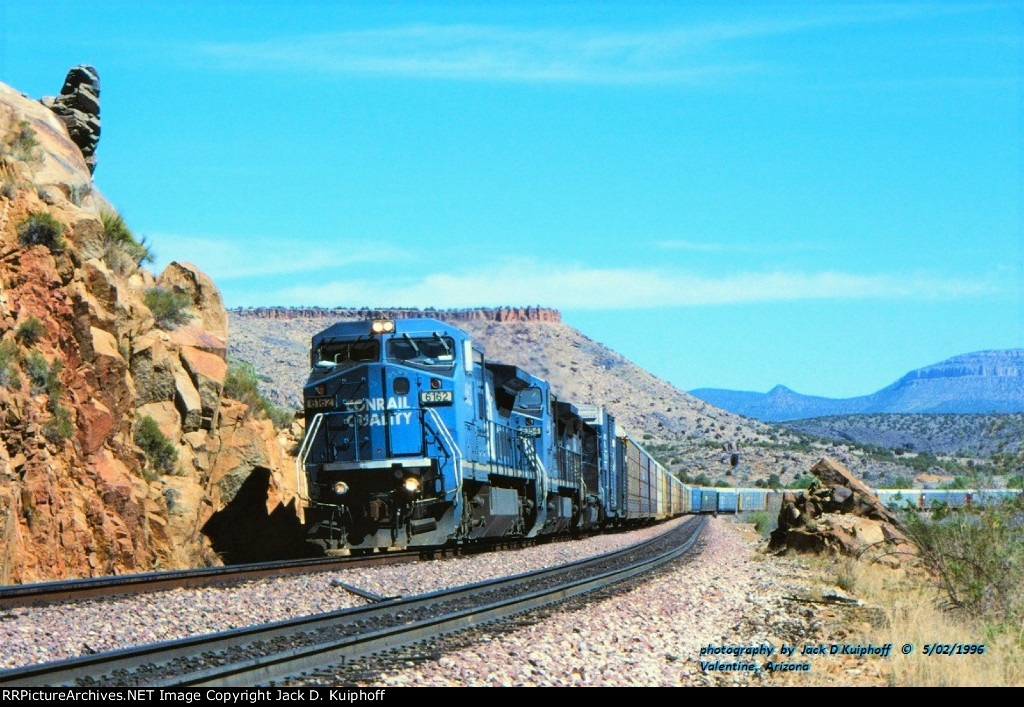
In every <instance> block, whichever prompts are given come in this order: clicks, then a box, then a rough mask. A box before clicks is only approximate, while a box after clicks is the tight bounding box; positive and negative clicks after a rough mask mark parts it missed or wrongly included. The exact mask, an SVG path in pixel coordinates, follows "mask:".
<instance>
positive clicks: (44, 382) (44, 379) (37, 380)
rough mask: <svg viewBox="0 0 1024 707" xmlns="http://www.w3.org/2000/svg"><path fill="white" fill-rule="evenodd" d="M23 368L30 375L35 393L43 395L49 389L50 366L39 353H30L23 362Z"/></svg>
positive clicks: (29, 378)
mask: <svg viewBox="0 0 1024 707" xmlns="http://www.w3.org/2000/svg"><path fill="white" fill-rule="evenodd" d="M22 367H23V368H24V369H25V373H26V374H27V375H28V380H29V383H30V384H31V386H32V392H33V393H42V392H43V391H44V390H46V389H47V386H48V383H49V380H50V364H49V362H47V360H46V357H45V356H43V354H42V353H40V352H39V351H29V353H28V355H27V356H25V358H24V360H23V361H22Z"/></svg>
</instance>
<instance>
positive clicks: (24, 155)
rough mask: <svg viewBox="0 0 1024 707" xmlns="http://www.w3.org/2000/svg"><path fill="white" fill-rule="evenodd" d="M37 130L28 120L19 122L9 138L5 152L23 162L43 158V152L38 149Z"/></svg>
mask: <svg viewBox="0 0 1024 707" xmlns="http://www.w3.org/2000/svg"><path fill="white" fill-rule="evenodd" d="M38 147H39V142H38V141H37V140H36V131H35V130H34V129H33V128H32V126H31V125H29V122H28V121H27V120H22V121H20V122H19V123H18V129H17V131H15V133H14V135H13V136H12V137H11V138H9V139H8V140H7V144H6V145H5V148H6V149H5V150H4V152H5V153H6V154H9V155H11V157H14V158H15V159H17V160H21V161H22V162H37V161H39V160H41V159H42V152H41V151H40V150H39V149H37V148H38Z"/></svg>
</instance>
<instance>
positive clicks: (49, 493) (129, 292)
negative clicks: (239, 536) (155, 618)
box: [0, 84, 296, 584]
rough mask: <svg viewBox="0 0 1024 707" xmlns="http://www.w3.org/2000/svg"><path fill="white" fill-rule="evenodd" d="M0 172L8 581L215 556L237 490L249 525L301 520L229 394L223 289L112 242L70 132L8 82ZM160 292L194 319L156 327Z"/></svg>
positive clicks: (3, 576)
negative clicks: (181, 302)
mask: <svg viewBox="0 0 1024 707" xmlns="http://www.w3.org/2000/svg"><path fill="white" fill-rule="evenodd" d="M87 93H88V92H87ZM75 95H86V94H85V93H80V94H75ZM69 105H72V104H71V103H69ZM73 105H75V106H81V103H74V104H73ZM80 109H81V108H75V110H80ZM0 179H2V182H3V184H2V188H0V584H4V583H19V582H30V581H41V580H54V579H63V578H70V577H79V576H93V575H102V574H121V573H126V572H138V571H148V570H154V569H173V568H183V567H191V566H202V565H206V564H215V563H219V562H220V561H221V557H219V556H218V554H217V548H218V546H219V544H221V543H222V540H221V539H220V538H218V537H214V536H211V535H210V532H214V531H216V530H217V527H216V525H217V524H213V525H212V526H210V523H209V521H210V519H211V518H212V517H213V516H214V515H215V514H217V513H219V512H221V511H222V510H224V509H225V508H226V507H228V506H230V505H232V504H233V503H234V505H235V507H237V506H238V505H239V504H238V503H236V499H235V496H236V494H238V492H239V489H241V488H243V487H246V488H247V492H246V503H245V504H244V505H243V506H242V507H243V508H245V509H247V512H249V511H251V510H252V509H253V508H254V507H256V510H257V512H254V513H252V515H253V518H254V519H255V520H254V522H255V523H256V524H257V525H258V524H259V521H260V519H261V518H263V519H267V518H269V517H270V516H272V515H274V516H275V517H276V520H275V522H276V523H277V525H275V526H274V527H275V528H283V527H293V526H295V525H296V523H294V522H293V523H292V524H291V525H288V524H286V523H285V524H282V523H281V522H280V520H281V518H282V516H287V514H289V513H290V514H291V515H292V517H294V516H295V502H294V486H295V480H294V473H293V472H292V471H291V465H290V463H289V461H288V459H286V457H285V453H284V452H283V451H282V450H283V447H282V444H281V443H280V442H279V441H278V439H277V437H276V432H275V431H274V428H273V426H272V424H271V423H270V421H269V420H265V419H257V416H256V414H255V413H254V412H253V411H251V410H249V409H248V408H247V406H246V405H245V404H243V403H240V402H237V401H233V400H231V399H229V398H227V397H225V394H224V386H225V382H226V379H227V376H228V365H227V362H226V351H227V343H226V337H227V312H226V311H225V309H224V306H223V303H222V300H221V296H220V293H219V291H218V290H217V288H216V286H215V285H214V284H213V283H212V282H211V281H210V279H209V278H208V277H207V276H206V275H204V274H203V273H202V272H201V271H200V270H199V269H198V268H196V267H195V266H193V265H190V264H187V263H172V264H171V265H170V266H168V267H167V269H166V270H165V271H164V272H163V273H162V274H161V275H160V276H159V278H155V277H154V276H153V275H152V274H151V273H149V272H148V271H146V270H145V269H144V268H141V267H138V265H139V261H140V260H141V256H140V251H138V249H135V250H131V249H129V250H127V251H124V252H115V249H117V248H124V247H125V242H124V240H121V241H117V240H112V239H110V238H108V237H107V236H106V235H105V230H104V223H103V221H102V219H101V212H102V211H103V210H106V209H110V208H111V207H109V205H108V204H107V202H106V201H105V200H104V199H103V198H102V196H101V195H100V194H99V193H98V192H97V191H96V190H95V189H94V187H93V185H92V182H91V177H90V172H89V169H88V168H87V167H86V164H85V161H84V160H83V156H82V151H81V150H80V149H79V147H78V146H76V144H75V143H74V142H72V139H71V137H70V136H69V134H68V130H67V129H65V126H64V124H63V123H62V122H61V121H60V120H58V119H57V117H56V116H55V115H54V114H53V113H51V112H50V111H48V110H47V109H46V108H44V107H43V106H42V105H40V104H39V103H38V102H35V101H32V100H31V99H29V98H27V97H25V96H22V95H21V94H18V93H17V92H15V91H13V90H11V89H10V88H9V87H7V86H4V85H3V84H0ZM32 229H35V230H32ZM135 246H139V244H137V243H136V244H135ZM126 258H130V259H131V261H130V265H131V267H125V262H126V260H125V259H126ZM158 285H159V286H160V288H161V290H163V291H165V292H170V293H172V294H175V295H179V296H180V295H181V294H184V295H185V298H184V299H185V301H186V302H187V304H188V309H187V311H188V312H189V313H190V314H191V315H192V316H191V318H189V319H188V320H187V321H186V322H185V323H183V324H181V325H180V326H177V327H176V328H166V329H165V328H161V327H159V326H157V318H156V317H154V316H153V313H152V311H151V310H150V308H149V306H148V305H147V301H148V300H147V293H150V292H151V291H153V290H154V289H156V288H157V286H158ZM146 418H151V420H149V421H148V422H147V421H146ZM257 470H258V473H257V474H256V477H254V478H255V480H254V481H253V482H249V481H248V479H249V477H250V475H252V474H253V473H254V472H257ZM208 526H210V527H209V528H208ZM204 528H206V529H207V532H206V533H204ZM254 532H255V531H254Z"/></svg>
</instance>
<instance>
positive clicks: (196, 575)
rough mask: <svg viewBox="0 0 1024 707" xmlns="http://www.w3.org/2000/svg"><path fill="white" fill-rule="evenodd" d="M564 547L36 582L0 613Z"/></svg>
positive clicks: (454, 550) (497, 545)
mask: <svg viewBox="0 0 1024 707" xmlns="http://www.w3.org/2000/svg"><path fill="white" fill-rule="evenodd" d="M556 541H566V540H565V539H549V538H527V539H521V540H516V541H509V540H505V541H494V542H489V543H480V544H478V545H473V546H462V547H442V548H417V549H415V550H392V551H388V552H378V553H373V554H362V555H346V556H335V557H318V558H309V559H299V560H277V561H273V562H260V563H251V564H244V565H227V566H224V567H203V568H199V569H189V570H169V571H165V572H141V573H138V574H125V575H116V576H106V577H89V578H86V579H68V580H61V581H58V582H39V583H35V584H18V585H3V586H0V609H12V608H15V607H19V606H34V605H39V604H50V603H55V602H61V601H81V600H84V599H109V598H112V597H118V596H127V595H130V594H144V593H147V592H157V591H167V590H170V589H193V588H197V587H213V586H223V585H227V584H235V583H238V582H249V581H253V580H258V579H268V578H271V577H281V576H292V575H295V574H301V573H306V572H327V571H333V570H339V569H353V568H356V567H365V566H370V565H387V564H399V563H403V562H417V561H419V560H431V559H434V558H438V557H441V558H444V557H450V556H456V555H471V554H475V553H482V552H490V551H493V550H504V549H510V548H521V547H526V546H529V545H536V544H539V543H541V542H556Z"/></svg>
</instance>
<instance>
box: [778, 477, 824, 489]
mask: <svg viewBox="0 0 1024 707" xmlns="http://www.w3.org/2000/svg"><path fill="white" fill-rule="evenodd" d="M815 481H817V479H815V478H814V477H813V476H811V475H810V474H804V475H803V476H799V477H797V478H796V479H794V480H793V481H792V482H791V483H790V484H788V485H787V486H786V488H788V489H809V488H810V487H811V484H813V483H814V482H815Z"/></svg>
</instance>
